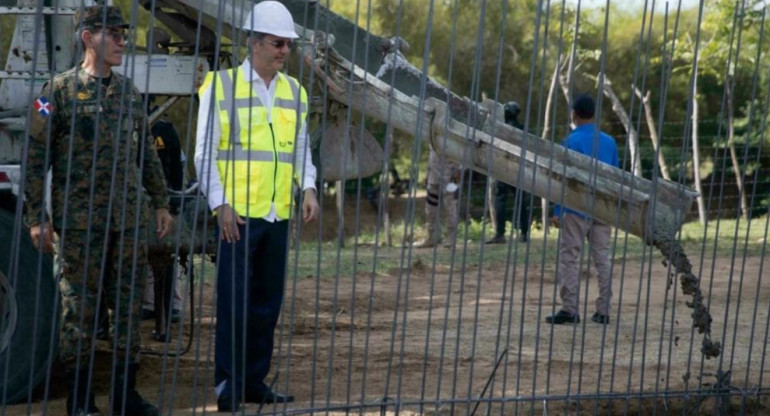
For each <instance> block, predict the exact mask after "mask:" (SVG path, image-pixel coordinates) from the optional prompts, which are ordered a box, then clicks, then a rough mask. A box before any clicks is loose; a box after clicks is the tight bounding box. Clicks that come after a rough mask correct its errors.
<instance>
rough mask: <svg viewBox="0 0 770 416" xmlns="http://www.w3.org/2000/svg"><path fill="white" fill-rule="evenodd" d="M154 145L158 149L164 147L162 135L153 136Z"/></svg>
mask: <svg viewBox="0 0 770 416" xmlns="http://www.w3.org/2000/svg"><path fill="white" fill-rule="evenodd" d="M155 147H156V148H157V149H158V150H160V149H165V148H166V143H164V142H163V138H162V137H160V136H158V137H156V138H155Z"/></svg>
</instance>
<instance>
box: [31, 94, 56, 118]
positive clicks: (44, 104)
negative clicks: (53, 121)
mask: <svg viewBox="0 0 770 416" xmlns="http://www.w3.org/2000/svg"><path fill="white" fill-rule="evenodd" d="M35 110H37V112H38V113H40V114H42V115H43V117H48V116H50V115H51V111H53V106H52V105H51V103H50V102H48V99H47V98H45V97H40V98H38V99H37V100H35Z"/></svg>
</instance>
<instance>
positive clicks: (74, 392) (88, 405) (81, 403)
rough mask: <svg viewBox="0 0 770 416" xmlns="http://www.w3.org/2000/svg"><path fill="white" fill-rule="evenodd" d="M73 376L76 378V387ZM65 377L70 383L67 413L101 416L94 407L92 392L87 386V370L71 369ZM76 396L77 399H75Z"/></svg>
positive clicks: (70, 414) (80, 415) (76, 415)
mask: <svg viewBox="0 0 770 416" xmlns="http://www.w3.org/2000/svg"><path fill="white" fill-rule="evenodd" d="M75 377H77V379H78V384H77V388H76V387H75ZM67 378H68V379H69V380H68V381H69V383H70V389H69V390H70V391H69V395H68V396H67V415H69V416H102V412H101V411H100V410H99V409H98V408H97V407H96V401H95V400H94V394H93V392H92V391H91V390H89V389H88V388H87V387H88V371H85V370H81V371H77V372H75V371H72V372H70V373H68V374H67ZM86 396H87V397H86ZM76 397H77V400H75V398H76ZM73 402H74V403H73ZM73 404H74V405H75V408H74V409H73V408H72V406H73Z"/></svg>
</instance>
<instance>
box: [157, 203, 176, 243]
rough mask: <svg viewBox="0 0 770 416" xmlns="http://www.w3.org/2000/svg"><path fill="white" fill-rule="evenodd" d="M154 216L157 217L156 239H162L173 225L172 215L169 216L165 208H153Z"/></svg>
mask: <svg viewBox="0 0 770 416" xmlns="http://www.w3.org/2000/svg"><path fill="white" fill-rule="evenodd" d="M155 218H156V219H157V227H156V228H155V235H156V236H157V237H158V240H162V239H163V237H165V236H167V235H169V234H170V233H171V229H172V228H173V227H174V217H172V216H171V214H170V213H169V212H168V209H167V208H158V209H156V210H155Z"/></svg>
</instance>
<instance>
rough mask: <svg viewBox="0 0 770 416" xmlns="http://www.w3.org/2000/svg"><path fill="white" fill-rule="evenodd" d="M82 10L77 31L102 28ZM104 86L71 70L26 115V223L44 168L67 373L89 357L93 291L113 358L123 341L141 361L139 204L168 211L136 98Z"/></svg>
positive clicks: (115, 17)
mask: <svg viewBox="0 0 770 416" xmlns="http://www.w3.org/2000/svg"><path fill="white" fill-rule="evenodd" d="M85 10H86V15H85V16H84V17H81V18H82V19H83V20H81V22H83V25H84V26H88V25H89V24H90V25H92V26H91V27H94V26H101V24H102V21H103V20H102V16H103V13H102V12H101V11H102V10H105V9H104V8H103V7H94V8H89V9H85ZM106 10H107V16H106V22H107V26H126V24H125V23H124V22H123V19H122V17H121V15H120V10H119V9H117V8H107V9H106ZM89 13H90V14H89ZM89 19H90V20H89ZM108 80H109V82H108V83H107V82H106V81H104V80H103V79H101V78H94V77H92V76H90V75H89V74H88V73H87V72H85V71H84V70H83V69H82V68H81V67H80V65H78V66H77V67H75V68H72V69H70V70H68V71H65V72H64V73H62V74H60V75H57V76H55V77H54V78H53V80H52V81H51V82H50V83H48V84H46V86H44V87H43V91H42V94H41V97H40V98H38V99H37V100H36V102H35V103H33V108H32V109H31V116H30V146H29V159H28V165H27V175H26V178H27V182H26V189H25V196H26V201H27V210H28V211H27V213H28V216H27V221H28V225H30V226H32V225H36V224H39V223H40V222H41V220H43V218H44V217H43V215H44V213H43V210H44V203H43V198H42V196H43V195H44V194H45V192H44V177H45V174H46V172H47V171H48V170H49V169H50V170H51V172H52V184H51V185H52V198H51V199H52V218H51V219H50V221H51V224H52V225H53V227H54V229H55V230H56V231H57V233H58V234H59V236H60V238H61V239H62V244H61V252H59V253H58V257H59V262H60V265H59V266H60V267H59V277H60V279H61V280H60V288H61V293H62V328H61V339H60V354H61V358H62V361H63V362H64V364H65V366H66V367H67V368H69V369H71V368H74V367H75V364H76V363H75V361H76V359H77V357H78V356H79V357H80V359H81V365H86V364H85V363H88V361H83V360H84V359H85V360H87V359H88V356H89V354H90V351H91V339H92V334H93V330H94V325H95V318H96V317H95V314H96V312H95V311H96V303H97V299H98V298H99V290H100V289H102V290H104V291H105V293H106V296H105V298H106V299H107V303H108V305H109V306H110V307H111V308H114V310H115V312H116V322H115V324H116V325H115V332H116V334H117V337H118V343H119V345H120V346H121V347H122V348H121V347H119V348H117V353H118V357H119V358H126V357H125V355H126V354H125V353H126V348H125V347H126V346H127V345H128V346H129V356H128V357H127V358H128V359H129V360H130V361H132V362H136V361H138V358H139V357H138V353H139V346H140V337H139V333H140V332H139V330H140V322H141V296H142V293H143V291H144V285H145V275H146V268H147V241H146V233H144V231H143V232H142V233H140V232H139V230H140V227H141V226H142V225H144V224H149V223H150V222H149V221H151V219H150V218H149V215H148V214H149V212H150V210H148V209H144V208H143V205H145V204H146V201H143V199H146V198H147V197H146V195H147V194H148V195H149V198H150V203H151V205H152V206H153V207H154V208H155V209H159V208H168V197H167V195H166V183H165V180H164V178H163V170H162V168H161V164H160V161H159V160H158V157H157V154H156V151H155V145H154V143H153V140H152V137H150V136H149V135H147V129H146V127H145V124H146V113H145V111H144V106H143V104H142V100H141V95H139V91H138V90H137V89H136V88H135V87H134V86H133V83H132V82H131V80H130V79H129V78H126V77H123V76H121V75H120V74H118V73H116V72H115V71H112V75H111V76H110V78H109V79H108ZM36 109H37V111H36ZM142 184H144V187H146V189H147V194H145V193H144V192H143V189H142ZM46 216H47V215H46ZM44 221H49V219H47V218H46V219H45V220H44ZM152 224H154V220H153V222H152Z"/></svg>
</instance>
